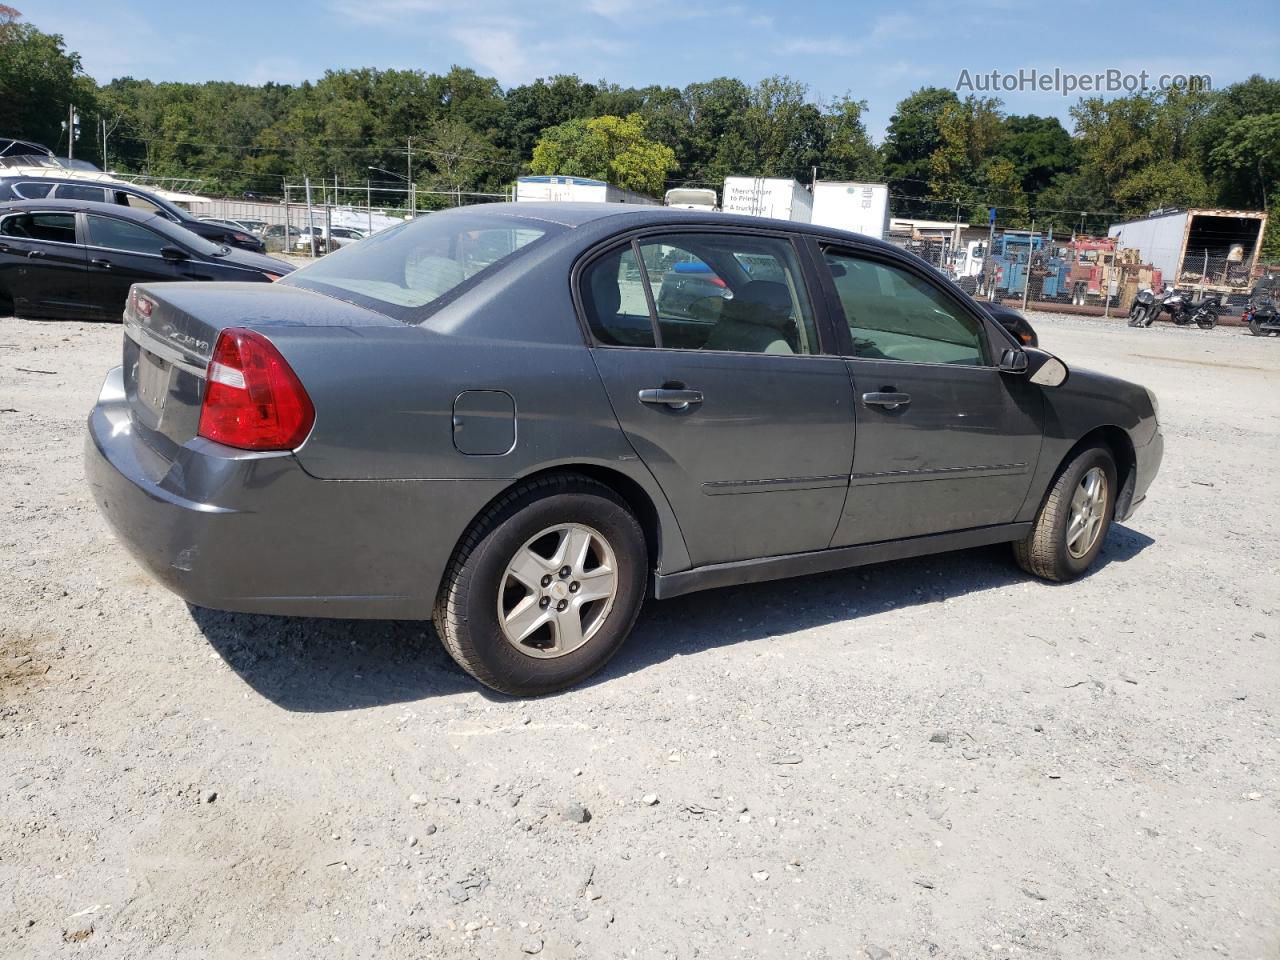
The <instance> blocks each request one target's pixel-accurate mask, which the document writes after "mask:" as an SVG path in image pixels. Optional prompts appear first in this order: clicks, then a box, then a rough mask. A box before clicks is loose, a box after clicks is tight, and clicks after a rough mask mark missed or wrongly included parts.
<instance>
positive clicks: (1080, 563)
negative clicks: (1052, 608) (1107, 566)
mask: <svg viewBox="0 0 1280 960" xmlns="http://www.w3.org/2000/svg"><path fill="white" fill-rule="evenodd" d="M1118 490H1119V487H1118V485H1117V483H1116V461H1115V458H1114V457H1113V456H1112V455H1111V451H1110V450H1108V449H1107V448H1106V447H1103V446H1096V447H1089V448H1087V449H1085V450H1081V451H1080V452H1079V453H1078V454H1076V455H1075V456H1074V457H1073V458H1072V459H1071V461H1070V463H1068V464H1067V465H1066V467H1065V468H1064V469H1063V470H1062V472H1061V473H1059V474H1058V478H1057V480H1056V481H1054V484H1053V487H1052V488H1051V489H1050V490H1049V495H1048V496H1047V497H1045V499H1044V503H1042V504H1041V505H1040V512H1039V513H1038V514H1037V515H1036V519H1035V523H1034V525H1033V526H1032V528H1031V532H1030V533H1029V534H1028V535H1027V536H1026V538H1025V539H1022V540H1017V541H1015V542H1014V544H1013V554H1014V557H1015V558H1016V559H1017V561H1018V565H1019V566H1020V567H1022V569H1024V570H1026V571H1027V572H1028V573H1031V574H1034V575H1035V576H1037V577H1041V578H1043V579H1045V580H1056V581H1066V580H1074V579H1075V578H1076V577H1078V576H1080V575H1081V574H1082V573H1084V572H1085V571H1086V570H1087V569H1089V565H1090V564H1092V563H1093V561H1094V559H1095V558H1096V557H1097V556H1098V554H1099V553H1100V552H1101V551H1102V542H1103V541H1104V540H1106V538H1107V532H1108V531H1109V530H1110V529H1111V522H1112V520H1113V519H1114V518H1115V513H1116V493H1117V492H1118Z"/></svg>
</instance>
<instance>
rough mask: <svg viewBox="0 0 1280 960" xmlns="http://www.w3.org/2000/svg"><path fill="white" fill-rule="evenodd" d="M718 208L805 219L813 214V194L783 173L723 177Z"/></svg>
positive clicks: (791, 218)
mask: <svg viewBox="0 0 1280 960" xmlns="http://www.w3.org/2000/svg"><path fill="white" fill-rule="evenodd" d="M720 209H721V210H723V211H724V212H725V213H741V214H746V215H747V216H751V217H772V218H774V219H775V220H794V221H796V222H797V223H808V222H809V220H810V218H811V217H812V215H813V195H812V194H811V193H810V192H809V190H808V188H807V187H803V186H801V185H800V184H798V183H796V181H794V180H788V179H786V178H784V177H725V178H724V198H723V200H722V202H721V204H720Z"/></svg>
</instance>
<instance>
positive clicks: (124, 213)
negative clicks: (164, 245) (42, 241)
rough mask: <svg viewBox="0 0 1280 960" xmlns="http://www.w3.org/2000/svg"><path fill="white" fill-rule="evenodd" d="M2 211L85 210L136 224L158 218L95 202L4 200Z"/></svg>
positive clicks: (140, 211) (144, 212) (123, 206)
mask: <svg viewBox="0 0 1280 960" xmlns="http://www.w3.org/2000/svg"><path fill="white" fill-rule="evenodd" d="M0 210H66V211H68V212H72V211H77V210H84V211H86V212H88V213H109V214H111V216H113V217H119V218H120V219H121V220H132V221H133V222H134V223H146V222H147V221H148V220H151V219H153V218H155V217H156V216H158V214H156V212H155V211H154V210H142V209H139V208H137V207H126V206H125V205H124V204H120V203H100V202H98V201H94V200H2V201H0ZM160 219H162V220H163V219H164V218H163V217H161V218H160ZM166 222H168V221H166Z"/></svg>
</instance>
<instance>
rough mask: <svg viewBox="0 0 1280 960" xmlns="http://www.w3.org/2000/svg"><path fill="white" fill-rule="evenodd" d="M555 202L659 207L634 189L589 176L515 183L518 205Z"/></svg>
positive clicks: (521, 178) (523, 178)
mask: <svg viewBox="0 0 1280 960" xmlns="http://www.w3.org/2000/svg"><path fill="white" fill-rule="evenodd" d="M530 200H534V201H552V202H556V203H647V204H653V205H655V206H656V205H657V204H658V201H657V200H655V199H654V198H653V197H646V196H645V195H644V194H643V193H636V192H635V191H634V190H623V189H622V188H621V187H615V186H614V185H613V184H611V183H605V182H604V181H603V180H592V179H590V178H588V177H520V178H519V179H517V180H516V202H517V203H520V202H523V201H530Z"/></svg>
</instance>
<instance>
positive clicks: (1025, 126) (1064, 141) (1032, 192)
mask: <svg viewBox="0 0 1280 960" xmlns="http://www.w3.org/2000/svg"><path fill="white" fill-rule="evenodd" d="M997 152H998V153H999V155H1000V156H1002V157H1004V158H1005V159H1007V160H1009V161H1010V162H1011V163H1012V164H1013V165H1014V167H1015V169H1016V170H1017V171H1018V181H1019V184H1020V185H1021V187H1022V191H1023V193H1025V194H1027V195H1028V196H1031V197H1034V196H1037V195H1038V194H1039V193H1040V192H1041V191H1042V190H1045V189H1046V188H1047V187H1048V186H1049V184H1051V183H1052V182H1053V179H1054V177H1056V176H1058V175H1059V174H1061V173H1065V172H1067V171H1070V170H1072V169H1074V168H1075V166H1076V163H1077V157H1076V145H1075V142H1074V141H1073V140H1072V139H1071V134H1069V133H1067V131H1066V129H1065V128H1064V127H1063V126H1062V124H1061V123H1060V122H1059V121H1058V118H1057V117H1037V116H1035V115H1034V114H1028V115H1026V116H1009V117H1006V118H1005V121H1004V136H1003V137H1002V138H1001V140H1000V145H999V147H998V148H997Z"/></svg>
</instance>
